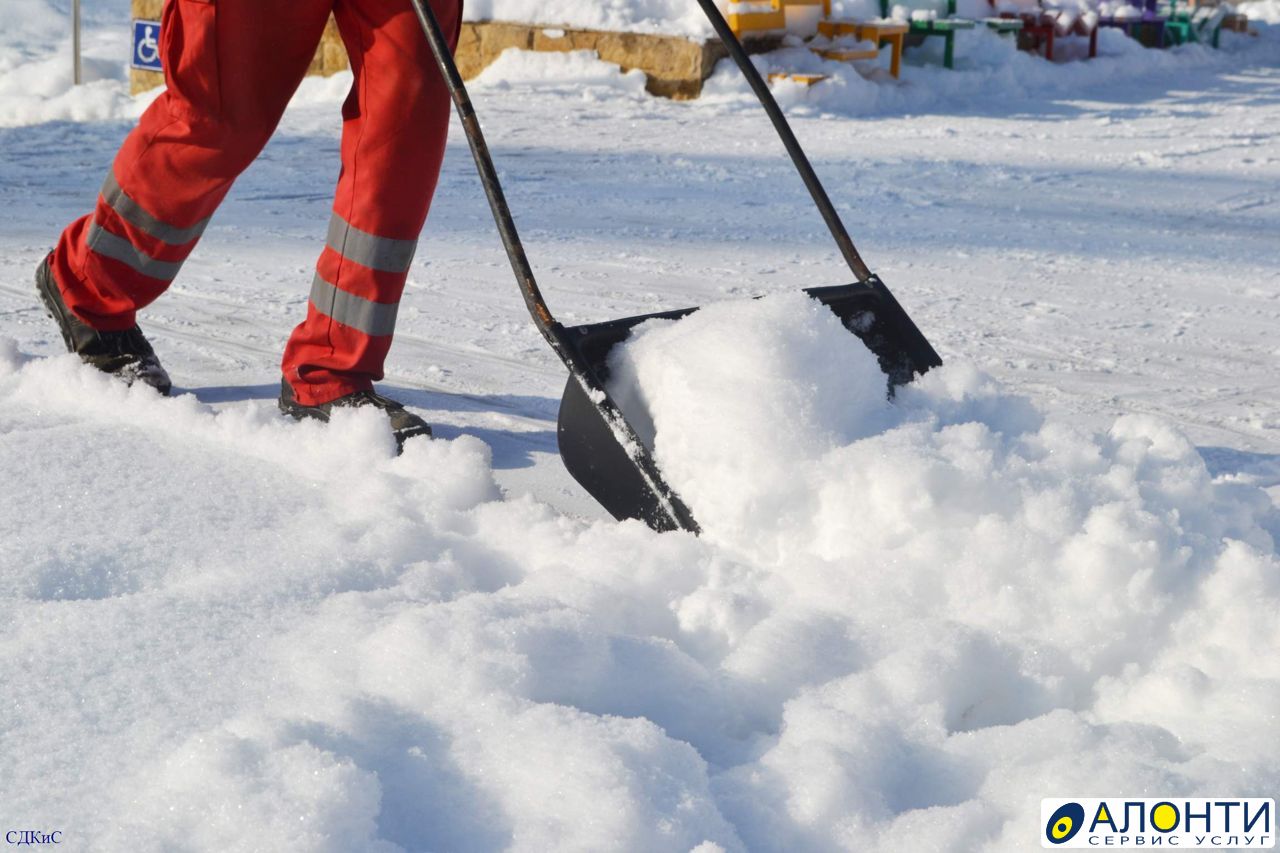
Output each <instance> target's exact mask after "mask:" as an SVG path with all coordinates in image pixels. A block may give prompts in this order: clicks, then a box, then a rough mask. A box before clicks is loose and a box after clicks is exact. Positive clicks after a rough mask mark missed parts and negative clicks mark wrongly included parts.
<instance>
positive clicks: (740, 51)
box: [698, 0, 871, 283]
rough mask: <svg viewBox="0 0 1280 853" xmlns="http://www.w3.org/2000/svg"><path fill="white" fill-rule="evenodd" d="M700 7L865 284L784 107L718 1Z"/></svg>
mask: <svg viewBox="0 0 1280 853" xmlns="http://www.w3.org/2000/svg"><path fill="white" fill-rule="evenodd" d="M698 5H699V6H701V7H702V11H703V12H704V13H705V14H706V16H707V19H708V20H709V21H711V26H712V28H713V29H714V30H715V31H716V35H717V36H719V37H720V41H722V42H723V43H724V46H725V47H726V48H728V50H729V55H730V56H731V57H733V61H734V62H735V63H737V65H738V68H739V69H741V71H742V76H744V77H746V78H747V83H749V84H750V85H751V90H752V91H753V92H755V94H756V98H757V99H759V101H760V105H761V106H762V107H764V111H765V112H766V113H768V114H769V121H771V122H773V129H774V130H776V131H777V132H778V136H780V137H781V138H782V145H783V147H785V148H786V149H787V154H789V155H791V162H792V163H794V164H795V167H796V171H798V172H799V173H800V179H801V180H802V181H804V185H805V187H806V188H807V189H808V190H809V195H811V196H812V197H813V203H814V204H816V205H817V206H818V212H819V213H821V214H822V219H823V221H824V222H826V223H827V228H828V229H830V231H831V236H832V237H834V238H835V241H836V245H837V246H839V247H840V254H842V255H844V260H845V263H847V264H848V265H849V269H850V270H852V271H853V274H854V275H855V276H856V277H857V279H858V281H859V283H862V282H866V281H867V280H868V279H870V278H871V270H869V269H868V268H867V265H866V264H865V263H864V262H863V260H862V256H861V255H859V254H858V250H857V249H856V248H855V247H854V245H853V239H852V238H851V237H850V236H849V232H848V231H847V230H846V229H845V227H844V223H843V222H842V221H840V214H838V213H836V208H835V205H833V204H832V203H831V199H830V198H829V197H828V196H827V191H826V190H825V189H824V188H823V186H822V182H821V181H819V180H818V175H817V173H816V172H814V171H813V166H812V165H810V163H809V158H808V157H806V156H805V153H804V149H803V148H801V147H800V141H799V140H798V139H796V135H795V133H793V132H792V130H791V125H790V124H788V123H787V118H786V116H784V115H783V114H782V108H781V107H779V106H778V102H777V101H776V100H775V99H774V97H773V92H772V91H771V90H770V89H769V84H768V83H766V82H765V80H764V78H763V77H761V76H760V72H759V71H757V70H756V66H755V64H754V63H752V61H751V57H749V56H748V55H747V51H746V48H744V47H743V46H742V42H741V41H740V40H739V39H738V37H737V35H735V34H734V32H733V30H732V29H731V28H730V27H729V22H728V21H726V20H725V19H724V15H722V14H720V9H719V8H717V7H716V4H715V0H698Z"/></svg>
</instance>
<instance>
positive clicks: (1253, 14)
mask: <svg viewBox="0 0 1280 853" xmlns="http://www.w3.org/2000/svg"><path fill="white" fill-rule="evenodd" d="M1236 11H1237V12H1240V13H1241V14H1243V15H1247V16H1248V17H1249V20H1250V21H1251V22H1259V23H1264V24H1270V25H1273V26H1274V25H1276V24H1280V0H1245V2H1243V3H1238V4H1237V5H1236Z"/></svg>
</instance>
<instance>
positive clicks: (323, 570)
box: [0, 296, 1280, 851]
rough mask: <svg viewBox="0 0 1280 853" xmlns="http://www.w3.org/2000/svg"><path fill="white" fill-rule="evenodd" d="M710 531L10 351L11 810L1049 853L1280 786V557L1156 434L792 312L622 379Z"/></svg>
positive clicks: (0, 668)
mask: <svg viewBox="0 0 1280 853" xmlns="http://www.w3.org/2000/svg"><path fill="white" fill-rule="evenodd" d="M614 367H615V373H616V375H617V376H618V382H619V383H620V385H621V386H625V387H627V388H630V391H631V392H632V393H631V397H630V399H629V400H628V403H627V405H628V406H629V407H630V408H631V410H632V411H639V410H640V409H642V410H643V413H644V414H645V415H646V416H647V417H648V418H649V422H650V426H649V429H648V432H649V433H650V437H651V439H650V440H652V441H653V443H654V446H655V450H656V453H657V457H658V459H659V461H660V463H661V464H662V466H663V469H664V471H666V473H667V474H668V476H669V477H670V479H671V480H672V482H673V484H674V485H675V486H676V488H677V489H679V490H680V491H681V492H682V494H683V495H684V496H685V497H686V498H687V499H688V500H689V502H690V504H691V505H692V507H693V510H694V512H695V514H696V515H697V517H698V518H699V520H700V521H701V522H702V524H703V526H704V528H705V535H704V536H702V537H701V538H695V537H692V536H689V535H686V534H666V535H658V534H655V533H653V532H652V531H649V530H648V529H646V528H644V527H643V526H641V525H639V524H637V523H626V524H616V523H613V522H608V523H605V522H598V523H590V524H588V523H585V522H582V521H577V520H573V519H570V518H567V517H564V516H562V515H559V514H558V513H556V512H554V511H552V510H551V509H550V508H548V507H546V506H543V505H539V504H537V503H535V502H533V501H532V500H530V499H527V498H523V499H518V500H504V499H502V497H501V495H500V494H499V492H498V490H497V488H496V487H495V485H494V483H493V479H492V472H491V471H490V469H489V463H488V453H487V449H486V447H485V446H484V445H483V444H482V443H481V442H479V441H478V440H476V439H472V438H465V437H464V438H459V439H457V440H454V441H443V440H437V441H425V440H421V441H413V442H410V443H409V445H408V447H407V448H406V451H405V453H404V455H403V456H399V457H397V456H395V455H394V449H393V447H392V446H391V442H390V440H389V439H388V438H387V436H386V434H385V427H384V426H383V425H382V424H381V423H380V422H379V420H378V418H377V417H376V415H374V414H373V413H370V412H347V413H342V415H343V416H340V417H336V418H335V420H334V423H333V424H332V425H330V426H329V427H327V428H326V427H323V426H321V425H318V424H314V423H301V424H295V423H292V422H289V421H287V420H286V419H283V418H282V417H281V416H279V415H278V414H277V413H276V412H274V410H273V408H272V406H271V405H270V404H269V403H268V402H265V401H264V402H250V403H240V404H230V405H227V406H225V407H223V408H222V409H221V410H219V411H214V410H212V409H210V408H209V407H207V406H204V405H202V404H200V403H199V402H198V401H197V400H196V399H195V398H194V397H193V396H191V395H185V396H181V397H178V398H175V399H169V400H164V399H160V398H157V397H155V396H154V395H152V394H150V393H148V392H147V391H146V390H145V389H132V390H126V389H124V388H122V387H120V386H118V385H116V384H114V383H112V382H111V381H110V380H108V379H107V378H106V377H103V376H101V375H99V374H97V373H95V372H93V371H92V370H89V369H87V368H84V367H82V366H80V365H78V364H77V363H75V362H74V360H73V359H71V358H69V357H56V358H52V359H32V358H29V357H27V356H24V355H22V354H20V353H19V352H18V351H17V349H16V347H14V346H12V345H11V344H9V345H6V346H3V347H0V470H4V471H5V473H6V482H7V483H9V484H10V486H9V487H8V488H6V489H5V490H3V491H2V492H0V543H2V544H0V589H3V595H4V598H3V603H2V604H0V606H2V607H3V608H4V610H5V611H6V612H5V615H4V624H6V625H8V626H9V629H8V631H7V632H6V635H5V638H4V641H3V644H0V678H2V679H3V680H4V682H5V683H7V684H25V685H32V684H38V685H39V690H24V691H22V692H20V693H17V694H15V695H14V696H12V697H11V698H10V701H7V702H5V703H0V728H2V729H3V730H4V731H5V732H6V738H7V739H8V741H9V742H10V743H12V744H15V745H16V748H14V749H9V750H4V751H0V799H2V800H3V801H4V802H5V803H6V806H7V807H8V809H9V810H10V811H11V812H12V813H13V814H19V815H23V816H24V820H38V821H41V822H43V823H45V824H47V825H49V826H50V827H52V826H55V825H56V826H57V827H59V828H61V829H62V830H63V831H64V832H67V833H68V838H74V839H75V840H77V841H78V842H83V844H84V846H86V847H92V848H95V849H167V848H171V847H179V846H181V847H192V848H196V849H214V848H232V849H235V848H246V849H247V848H255V849H308V850H332V851H350V850H378V851H391V850H399V849H406V850H407V849H449V850H466V849H474V850H479V849H497V848H502V847H506V846H513V847H515V848H516V849H530V850H546V849H563V850H600V849H620V850H621V849H626V850H657V849H661V850H687V849H694V848H698V847H699V845H702V846H701V848H700V849H701V850H703V851H711V850H716V849H722V850H748V849H750V850H784V849H792V850H794V849H805V850H822V849H836V848H840V849H849V850H871V851H875V850H883V851H889V850H921V849H966V850H969V849H980V848H982V849H991V850H1025V849H1027V846H1028V844H1029V843H1031V844H1033V845H1034V842H1028V841H1027V839H1028V838H1035V837H1036V833H1038V832H1039V830H1040V827H1039V825H1038V824H1039V800H1040V798H1042V797H1047V796H1070V795H1076V794H1078V793H1080V792H1086V791H1087V792H1097V793H1104V794H1110V793H1114V794H1116V795H1127V796H1133V795H1134V792H1146V793H1147V794H1148V795H1166V794H1167V795H1170V796H1178V795H1193V794H1194V795H1203V794H1204V793H1205V792H1209V791H1211V792H1214V794H1215V795H1218V794H1221V795H1224V796H1227V795H1266V794H1267V793H1269V792H1271V791H1274V790H1275V787H1276V784H1277V783H1278V782H1280V771H1277V770H1276V768H1277V767H1278V766H1280V726H1278V724H1277V721H1276V719H1275V716H1274V713H1273V712H1274V708H1275V707H1276V705H1277V703H1278V702H1280V621H1277V620H1276V619H1275V613H1276V612H1277V609H1278V608H1280V560H1278V559H1277V553H1276V537H1277V535H1280V523H1277V519H1276V516H1275V509H1274V507H1273V505H1272V504H1271V502H1270V500H1269V499H1268V498H1267V496H1266V495H1265V494H1264V493H1263V492H1261V491H1259V490H1257V489H1255V488H1253V487H1249V486H1245V485H1240V484H1232V483H1226V482H1215V481H1214V480H1213V479H1212V478H1211V477H1210V476H1209V474H1208V472H1207V471H1206V468H1205V465H1204V462H1203V460H1202V459H1201V458H1200V457H1199V456H1198V455H1197V453H1196V452H1195V450H1194V448H1193V447H1191V445H1190V444H1188V443H1187V441H1186V440H1185V439H1184V438H1182V437H1181V436H1180V435H1178V434H1177V433H1176V432H1175V431H1174V430H1172V429H1171V428H1169V427H1168V426H1166V425H1164V424H1162V423H1159V422H1157V421H1155V420H1152V419H1150V418H1144V417H1127V418H1123V419H1121V420H1119V421H1117V422H1116V423H1115V425H1114V426H1113V427H1112V428H1111V429H1110V430H1109V431H1108V432H1106V433H1103V434H1089V433H1084V432H1080V431H1077V430H1075V429H1072V428H1069V427H1067V426H1064V425H1063V424H1060V423H1055V422H1054V421H1052V420H1051V419H1047V418H1045V417H1043V416H1042V415H1041V414H1039V413H1038V412H1037V411H1036V410H1035V408H1034V407H1033V406H1032V405H1031V404H1030V403H1028V402H1027V401H1026V400H1023V399H1019V398H1016V397H1010V396H1008V395H1007V394H1005V393H1003V392H1002V391H1001V390H1000V389H999V388H998V387H996V386H995V384H994V383H993V382H992V380H990V379H989V378H987V377H985V376H983V375H981V374H980V373H978V372H977V371H976V370H974V369H973V368H971V367H968V366H966V365H963V364H955V365H950V366H947V367H944V368H940V369H938V370H935V371H933V372H931V373H930V374H929V375H928V376H926V377H924V378H923V379H922V380H920V381H919V382H918V383H916V384H915V385H913V386H911V387H908V388H904V389H902V390H901V391H900V393H899V394H898V396H897V399H896V401H895V402H893V403H889V402H887V401H886V399H885V394H884V390H885V380H884V377H883V375H881V374H880V373H879V370H878V369H877V367H876V364H875V361H874V359H873V358H871V356H870V355H869V354H868V353H867V352H866V350H865V349H863V348H862V347H861V344H860V343H859V342H858V341H857V339H856V338H855V337H854V336H852V335H850V334H849V333H848V332H847V331H845V330H844V329H843V328H842V327H841V326H840V324H839V323H838V322H836V321H835V320H834V318H832V317H831V315H830V314H829V313H827V312H826V311H825V309H823V308H821V307H820V306H818V305H816V304H815V303H811V302H809V301H808V300H807V299H805V298H803V297H800V296H780V297H773V298H769V299H765V300H761V301H758V302H749V303H742V304H736V303H735V304H722V305H719V306H711V307H707V308H704V309H703V310H701V311H700V312H698V313H697V314H695V315H693V316H691V317H690V318H688V319H686V320H683V321H681V322H679V323H653V324H651V325H650V326H647V327H643V328H641V329H640V330H639V331H638V333H637V335H636V337H635V339H634V341H632V342H630V343H628V344H627V345H626V346H624V347H623V348H621V349H619V350H618V351H617V353H616V362H615V365H614Z"/></svg>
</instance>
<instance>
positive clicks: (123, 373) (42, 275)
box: [36, 255, 173, 397]
mask: <svg viewBox="0 0 1280 853" xmlns="http://www.w3.org/2000/svg"><path fill="white" fill-rule="evenodd" d="M51 257H52V255H49V256H48V257H46V258H45V259H44V261H43V262H42V263H41V264H40V266H39V267H37V268H36V292H37V293H39V294H40V301H41V302H42V303H44V308H45V311H46V312H47V313H48V314H49V316H50V317H52V318H53V321H54V322H55V323H57V324H58V329H59V330H60V331H61V332H62V340H63V342H64V343H65V344H66V345H67V352H73V353H75V354H76V355H78V356H80V360H81V361H83V362H84V363H85V364H91V365H93V366H94V367H96V368H98V369H99V370H101V371H102V372H103V373H110V374H111V375H112V376H118V377H120V378H121V379H123V380H124V382H125V384H126V385H132V384H133V383H135V382H141V383H142V384H143V385H150V386H151V387H152V388H154V389H156V390H157V391H159V392H160V393H161V394H163V395H164V396H166V397H167V396H169V391H170V390H171V389H172V388H173V383H172V382H170V381H169V374H167V373H165V372H164V368H163V367H161V366H160V359H158V358H156V352H155V350H153V349H152V348H151V344H149V343H147V339H146V338H145V337H144V336H143V334H142V330H141V329H139V328H138V327H137V326H134V327H133V328H132V329H128V330H126V331H123V332H99V331H98V330H96V329H94V328H92V327H90V326H88V325H86V324H85V323H84V322H82V321H81V320H80V318H78V317H77V316H76V315H75V314H72V313H71V309H69V308H67V304H66V303H65V302H63V301H62V294H61V293H59V292H58V285H57V282H55V281H54V280H53V270H51V269H50V268H49V258H51Z"/></svg>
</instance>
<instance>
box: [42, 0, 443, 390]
mask: <svg viewBox="0 0 1280 853" xmlns="http://www.w3.org/2000/svg"><path fill="white" fill-rule="evenodd" d="M431 5H432V8H433V9H434V10H435V12H436V15H437V17H438V18H439V20H440V25H441V28H442V29H443V30H444V31H445V33H447V34H451V35H452V38H453V42H452V44H456V41H457V33H458V28H459V26H460V23H461V16H462V10H461V0H431ZM330 12H332V13H333V14H334V16H335V17H336V19H337V23H338V28H339V30H340V31H341V33H342V40H343V42H345V44H346V47H347V53H348V55H349V56H350V59H351V69H352V71H353V72H354V75H355V83H354V85H353V86H352V89H351V94H350V96H349V97H348V98H347V101H346V103H345V104H344V106H343V109H342V117H343V130H342V172H341V175H340V176H339V178H338V188H337V193H336V196H335V198H334V204H333V217H332V220H331V221H330V224H329V232H328V239H327V241H326V246H325V248H324V251H323V252H322V253H321V255H320V260H319V262H318V263H317V265H316V276H315V279H314V281H313V283H312V289H311V300H310V304H309V305H308V307H307V318H306V320H305V321H304V322H303V323H302V324H301V325H299V326H298V327H297V328H296V329H295V330H294V332H293V335H292V336H291V337H290V339H289V342H288V344H287V345H286V347H285V353H284V361H283V371H284V376H285V378H286V380H287V381H288V382H289V384H290V385H292V386H293V389H294V393H295V394H296V396H297V399H298V401H299V402H301V403H303V404H306V405H316V404H319V403H324V402H328V401H330V400H333V399H335V398H337V397H341V396H344V395H346V394H350V393H353V392H355V391H361V390H365V389H368V388H371V387H372V384H373V382H374V381H375V380H378V379H381V378H382V365H383V361H384V359H385V358H386V355H387V351H388V349H389V348H390V346H391V335H392V332H393V331H394V328H395V318H396V308H397V305H398V304H399V302H400V295H401V293H402V291H403V290H404V283H405V278H406V276H407V275H408V271H409V265H410V263H411V262H412V260H413V254H414V250H415V249H416V247H417V240H418V234H419V232H420V231H421V230H422V225H423V223H424V222H425V221H426V217H427V209H428V207H429V206H430V203H431V196H432V194H433V193H434V192H435V187H436V181H437V179H438V177H439V174H440V163H441V160H442V159H443V157H444V147H445V135H446V133H447V131H448V126H449V95H448V91H447V89H446V88H445V84H444V80H443V79H442V78H441V76H440V74H439V72H438V71H437V70H436V67H435V62H434V60H433V59H432V57H431V53H430V49H429V48H428V46H427V43H426V39H425V37H424V36H423V34H422V30H421V29H420V27H419V25H418V21H417V18H416V17H415V16H414V14H413V9H412V6H411V5H410V4H409V2H408V0H166V3H165V5H164V18H163V23H162V24H161V29H160V43H161V44H160V50H161V56H162V60H163V63H164V72H165V81H166V83H167V84H168V88H167V90H166V91H165V93H164V94H163V95H161V96H160V97H159V98H158V99H157V100H156V101H155V102H154V103H153V104H152V105H151V107H150V108H149V109H148V110H147V111H146V112H145V113H144V114H143V116H142V119H141V121H140V122H139V124H138V127H137V128H136V129H134V131H133V132H132V133H130V134H129V136H128V138H127V139H125V142H124V145H123V146H122V147H121V149H120V152H119V154H118V155H117V156H116V159H115V162H114V164H113V166H112V169H111V171H110V172H109V173H108V175H107V179H106V183H105V184H104V186H103V188H102V194H101V195H100V196H99V198H98V203H97V206H96V208H95V210H94V212H93V213H92V214H90V215H89V216H86V217H84V218H82V219H80V220H78V221H76V222H75V223H73V224H72V225H71V226H70V227H68V228H67V230H66V231H65V232H64V233H63V234H62V237H61V239H60V240H59V242H58V246H57V248H56V249H55V250H54V255H53V272H54V277H55V279H56V280H57V282H58V285H59V288H60V290H61V291H62V296H63V299H64V300H65V301H66V303H67V305H68V306H69V307H70V308H71V310H72V311H73V312H74V313H75V314H76V316H78V317H79V318H80V319H81V320H83V321H84V322H86V323H88V324H89V325H90V326H92V327H94V328H96V329H99V330H103V331H119V330H122V329H128V328H130V327H132V326H133V325H134V323H135V312H136V311H137V310H138V309H139V308H142V307H144V306H146V305H147V304H149V303H150V302H151V301H152V300H154V299H155V298H156V297H158V296H159V295H160V294H161V293H163V292H164V291H165V290H166V289H167V288H168V286H169V284H170V283H171V282H172V281H173V279H174V277H175V276H176V275H177V274H178V270H179V269H180V268H181V266H182V263H183V261H185V260H186V258H187V256H188V255H189V254H190V253H191V250H192V249H193V248H194V247H195V245H196V243H197V242H198V241H199V239H200V235H201V234H202V233H203V232H204V229H205V226H206V225H207V224H208V222H209V218H210V217H211V216H212V215H213V212H214V210H216V209H217V207H218V205H219V203H220V202H221V201H222V199H223V198H224V197H225V196H226V194H227V191H228V190H229V189H230V188H231V184H232V182H233V181H234V180H235V179H236V177H237V176H239V175H240V173H241V172H243V171H244V170H245V169H246V168H247V167H248V166H249V164H250V163H251V162H253V160H254V158H255V157H257V156H258V153H259V152H260V151H261V150H262V148H263V146H265V145H266V143H267V140H268V139H269V138H270V137H271V134H272V133H273V132H274V131H275V128H276V125H277V124H278V122H279V121H280V117H281V115H282V114H283V113H284V109H285V106H286V105H287V104H288V102H289V99H290V97H292V95H293V93H294V91H295V90H296V89H297V87H298V85H299V83H301V82H302V78H303V76H304V74H305V73H306V70H307V66H308V65H309V64H310V63H311V60H312V57H313V56H314V55H315V52H316V46H317V45H318V44H319V42H320V36H321V34H322V33H323V31H324V28H325V24H326V22H327V21H328V19H329V14H330Z"/></svg>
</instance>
